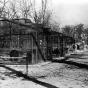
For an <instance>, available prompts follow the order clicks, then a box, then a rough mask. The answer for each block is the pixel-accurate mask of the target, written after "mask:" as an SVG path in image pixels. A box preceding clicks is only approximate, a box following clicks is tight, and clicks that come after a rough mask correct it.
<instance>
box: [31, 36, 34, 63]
mask: <svg viewBox="0 0 88 88" xmlns="http://www.w3.org/2000/svg"><path fill="white" fill-rule="evenodd" d="M31 39H32V41H31V49H32V63H33V62H34V60H33V37H32V36H31Z"/></svg>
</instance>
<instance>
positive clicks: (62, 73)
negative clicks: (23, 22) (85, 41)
mask: <svg viewBox="0 0 88 88" xmlns="http://www.w3.org/2000/svg"><path fill="white" fill-rule="evenodd" d="M81 57H84V59H82V60H80V58H69V59H68V60H66V61H62V62H60V61H56V62H49V63H47V62H46V64H37V65H29V73H28V76H26V75H25V65H21V66H15V65H6V66H2V67H0V88H15V87H17V88H88V68H87V67H85V66H88V64H87V63H86V64H85V63H84V61H85V60H86V62H87V61H88V60H87V57H88V56H87V53H86V54H84V55H83V56H81ZM85 57H86V58H85ZM80 61H81V63H80ZM83 64H84V65H85V66H84V65H83ZM82 66H84V67H83V68H82ZM7 69H8V70H7ZM18 71H21V73H23V75H22V74H21V76H19V75H17V74H19V73H20V72H18Z"/></svg>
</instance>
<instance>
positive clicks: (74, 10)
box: [52, 0, 88, 26]
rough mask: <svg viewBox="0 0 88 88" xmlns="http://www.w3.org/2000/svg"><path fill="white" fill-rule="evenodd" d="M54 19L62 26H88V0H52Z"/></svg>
mask: <svg viewBox="0 0 88 88" xmlns="http://www.w3.org/2000/svg"><path fill="white" fill-rule="evenodd" d="M52 9H53V13H54V15H53V19H54V20H56V21H58V22H60V24H61V26H64V25H68V24H71V25H74V24H79V23H84V24H85V25H88V0H52Z"/></svg>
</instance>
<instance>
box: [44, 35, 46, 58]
mask: <svg viewBox="0 0 88 88" xmlns="http://www.w3.org/2000/svg"><path fill="white" fill-rule="evenodd" d="M44 58H46V41H45V36H44Z"/></svg>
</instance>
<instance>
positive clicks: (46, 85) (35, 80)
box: [0, 65, 58, 88]
mask: <svg viewBox="0 0 88 88" xmlns="http://www.w3.org/2000/svg"><path fill="white" fill-rule="evenodd" d="M0 67H4V68H6V69H8V70H10V71H12V74H13V73H14V74H16V76H17V77H23V78H25V79H26V80H29V81H32V82H34V83H37V84H39V85H42V86H44V87H46V88H58V87H56V86H54V85H51V84H49V83H45V82H41V81H39V80H37V79H36V78H33V77H29V76H27V75H26V74H23V73H22V72H20V71H16V70H14V69H12V68H10V67H7V66H5V65H0ZM7 75H8V74H7Z"/></svg>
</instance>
